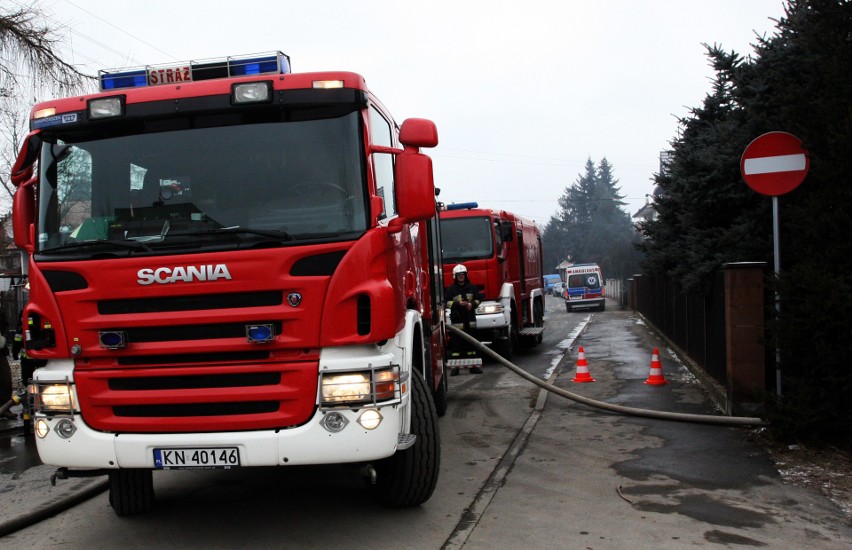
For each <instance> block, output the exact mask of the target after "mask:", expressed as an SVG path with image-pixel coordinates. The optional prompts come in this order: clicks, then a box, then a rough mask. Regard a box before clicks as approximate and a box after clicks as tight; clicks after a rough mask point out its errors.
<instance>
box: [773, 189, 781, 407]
mask: <svg viewBox="0 0 852 550" xmlns="http://www.w3.org/2000/svg"><path fill="white" fill-rule="evenodd" d="M779 225H780V224H779V221H778V196H777V195H775V196H773V197H772V251H773V254H774V256H775V321H776V322H778V321H779V320H780V319H781V294H780V293H779V291H778V282H779V281H780V277H781V244H780V243H781V235H780V230H779ZM775 393H776V394H777V395H778V397H781V345H780V344H779V343H777V342H776V344H775Z"/></svg>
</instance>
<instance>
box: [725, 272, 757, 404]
mask: <svg viewBox="0 0 852 550" xmlns="http://www.w3.org/2000/svg"><path fill="white" fill-rule="evenodd" d="M765 269H766V262H738V263H729V264H725V265H724V266H723V270H724V276H725V277H724V278H725V342H726V343H725V347H726V349H725V357H726V359H727V361H726V363H727V377H728V388H727V390H728V408H729V410H728V411H727V412H728V414H736V415H739V414H747V415H753V414H755V413H756V412H758V411H759V410H760V408H761V407H762V403H761V401H760V396H761V394H763V393H764V392H765V390H766V364H765V363H766V360H765V359H766V350H765V345H766V341H765V340H766V337H765V336H766V333H765V330H764V319H765V310H764V301H763V280H764V271H765Z"/></svg>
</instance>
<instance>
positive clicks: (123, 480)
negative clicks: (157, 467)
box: [109, 469, 154, 516]
mask: <svg viewBox="0 0 852 550" xmlns="http://www.w3.org/2000/svg"><path fill="white" fill-rule="evenodd" d="M109 505H110V506H112V508H113V510H115V513H116V514H117V515H119V516H130V515H134V514H146V513H148V512H150V511H151V510H152V509H153V508H154V474H153V472H152V471H151V470H142V469H126V470H113V471H111V472H110V473H109Z"/></svg>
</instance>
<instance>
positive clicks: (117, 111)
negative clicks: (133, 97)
mask: <svg viewBox="0 0 852 550" xmlns="http://www.w3.org/2000/svg"><path fill="white" fill-rule="evenodd" d="M123 114H124V97H103V98H98V99H93V100H91V101H89V120H97V119H100V118H112V117H116V116H121V115H123Z"/></svg>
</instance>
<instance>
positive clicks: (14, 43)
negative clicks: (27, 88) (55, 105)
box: [0, 2, 92, 96]
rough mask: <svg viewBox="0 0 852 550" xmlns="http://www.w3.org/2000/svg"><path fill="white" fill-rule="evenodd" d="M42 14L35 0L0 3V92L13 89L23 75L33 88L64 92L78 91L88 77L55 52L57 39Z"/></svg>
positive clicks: (8, 91) (2, 93) (11, 91)
mask: <svg viewBox="0 0 852 550" xmlns="http://www.w3.org/2000/svg"><path fill="white" fill-rule="evenodd" d="M44 18H45V15H44V12H42V10H41V8H40V7H39V6H38V2H33V3H31V4H30V5H29V6H26V7H21V8H17V9H14V10H10V9H9V7H8V6H7V5H0V96H10V95H13V94H14V93H16V92H17V89H18V88H19V86H20V82H21V80H23V79H24V78H25V77H26V78H27V79H30V80H31V85H32V87H33V88H34V89H38V88H42V87H44V88H48V89H51V90H53V91H57V92H62V93H64V94H70V93H74V92H76V91H82V90H83V86H84V82H85V81H86V80H87V79H89V78H92V77H90V76H88V75H85V74H83V73H81V72H80V71H78V70H77V69H76V68H74V66H73V65H70V64H69V63H67V62H65V61H64V60H63V59H62V58H61V57H60V56H59V55H58V54H57V53H56V46H57V44H58V43H59V42H60V39H59V38H58V37H57V36H56V35H55V33H54V31H53V30H52V29H50V28H49V27H47V26H45V25H44V23H43V22H42V21H43V20H44Z"/></svg>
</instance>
